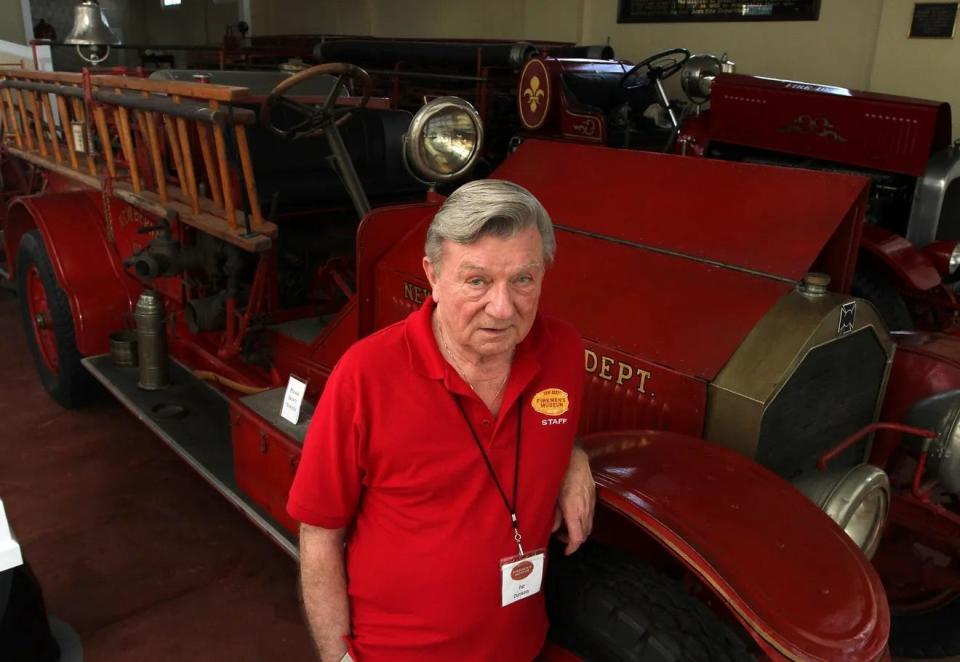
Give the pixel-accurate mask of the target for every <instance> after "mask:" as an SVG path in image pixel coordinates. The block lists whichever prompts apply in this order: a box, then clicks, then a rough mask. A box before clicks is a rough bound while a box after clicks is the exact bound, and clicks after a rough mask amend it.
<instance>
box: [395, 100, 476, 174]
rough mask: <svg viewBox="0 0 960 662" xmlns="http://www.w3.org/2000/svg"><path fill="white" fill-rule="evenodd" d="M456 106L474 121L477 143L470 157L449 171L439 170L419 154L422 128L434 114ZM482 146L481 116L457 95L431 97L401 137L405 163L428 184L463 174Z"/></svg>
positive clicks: (468, 168)
mask: <svg viewBox="0 0 960 662" xmlns="http://www.w3.org/2000/svg"><path fill="white" fill-rule="evenodd" d="M451 107H455V108H457V109H459V110H462V111H464V112H466V113H467V115H468V116H469V117H470V120H471V122H472V123H473V126H474V129H475V131H476V136H477V139H476V142H475V144H474V146H473V150H472V152H471V154H470V157H469V158H468V159H467V160H466V161H465V162H464V164H463V165H462V166H461V167H460V168H457V169H456V170H455V171H453V172H450V173H444V172H439V171H437V170H436V169H434V168H432V167H430V165H429V164H428V163H427V162H426V161H425V160H424V159H423V157H422V155H421V149H420V148H421V145H422V144H423V138H424V129H425V128H426V124H427V122H428V121H429V120H430V119H432V118H433V117H434V116H435V115H436V114H438V113H440V112H442V111H444V110H447V109H449V108H451ZM482 147H483V123H482V122H481V121H480V115H479V113H477V110H476V108H474V107H473V105H472V104H471V103H470V102H468V101H467V100H465V99H461V98H460V97H456V96H444V97H437V98H436V99H431V100H430V101H429V102H427V103H426V104H424V105H423V106H422V107H421V108H420V110H418V111H417V113H416V114H415V115H414V116H413V119H412V120H411V121H410V127H409V129H407V133H406V135H405V136H404V155H405V158H406V161H407V163H408V165H409V166H410V167H411V168H412V169H413V171H414V175H415V176H416V177H417V178H422V180H423V181H427V182H430V183H446V182H450V181H455V180H457V179H460V178H462V177H463V176H464V175H466V174H467V173H468V172H469V171H470V170H471V169H472V168H473V166H474V164H475V163H476V162H477V159H478V158H479V156H480V150H481V148H482Z"/></svg>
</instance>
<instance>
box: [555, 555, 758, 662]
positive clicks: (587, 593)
mask: <svg viewBox="0 0 960 662" xmlns="http://www.w3.org/2000/svg"><path fill="white" fill-rule="evenodd" d="M546 591H547V594H546V600H547V610H548V612H549V614H550V624H551V632H550V639H551V640H552V641H555V642H557V643H558V644H560V645H562V646H564V647H566V648H568V649H570V650H572V651H574V652H576V653H577V654H578V655H580V656H582V657H583V658H584V659H585V660H597V661H599V660H603V661H608V660H609V661H611V662H635V661H641V662H647V661H650V662H688V661H700V660H703V661H718V660H722V661H724V662H727V661H738V662H739V661H740V660H754V659H755V657H754V655H753V654H752V653H751V651H750V649H749V648H748V645H747V643H746V642H745V641H744V640H743V639H742V638H741V637H740V636H739V635H738V634H736V633H735V632H734V630H733V629H732V628H731V627H730V626H729V625H727V624H726V623H724V622H723V621H721V620H720V619H719V618H718V617H717V615H716V614H714V613H713V612H712V611H710V609H709V608H708V607H707V606H706V605H705V604H703V603H702V602H700V601H699V600H697V599H696V598H694V597H692V596H691V595H689V594H688V593H686V592H685V591H684V590H683V588H682V587H681V586H680V585H679V584H678V583H677V582H675V581H674V580H672V579H670V578H669V577H667V576H666V575H663V574H662V573H659V572H657V571H656V570H654V569H653V568H651V567H650V566H648V565H646V564H644V563H642V562H640V561H637V560H636V559H635V558H631V557H629V556H627V555H625V554H622V553H620V552H618V551H616V550H611V549H607V548H604V547H601V546H599V545H595V544H591V543H588V544H586V545H584V546H583V547H582V548H581V549H580V551H578V552H576V553H575V554H573V555H572V556H568V557H565V556H563V551H562V549H560V548H556V549H554V550H552V552H551V555H550V567H549V570H548V575H547V587H546Z"/></svg>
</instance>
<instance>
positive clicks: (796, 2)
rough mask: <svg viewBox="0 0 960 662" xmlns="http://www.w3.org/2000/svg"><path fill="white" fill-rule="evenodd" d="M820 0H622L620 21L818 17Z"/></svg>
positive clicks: (803, 19) (620, 0) (754, 19)
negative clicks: (735, 0)
mask: <svg viewBox="0 0 960 662" xmlns="http://www.w3.org/2000/svg"><path fill="white" fill-rule="evenodd" d="M818 18H820V0H753V1H752V2H749V1H748V2H743V1H742V0H741V1H740V2H734V1H733V0H619V8H618V11H617V23H675V22H681V21H684V22H689V23H693V22H701V21H816V20H817V19H818Z"/></svg>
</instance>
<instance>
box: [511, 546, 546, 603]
mask: <svg viewBox="0 0 960 662" xmlns="http://www.w3.org/2000/svg"><path fill="white" fill-rule="evenodd" d="M546 558H547V553H546V551H545V550H543V549H537V550H534V551H532V552H528V553H526V554H524V555H522V556H511V557H510V558H506V559H503V560H501V561H500V606H501V607H506V606H507V605H510V604H513V603H514V602H517V601H518V600H523V599H524V598H529V597H530V596H531V595H536V594H537V593H539V592H540V585H541V584H542V583H543V567H544V564H545V562H546Z"/></svg>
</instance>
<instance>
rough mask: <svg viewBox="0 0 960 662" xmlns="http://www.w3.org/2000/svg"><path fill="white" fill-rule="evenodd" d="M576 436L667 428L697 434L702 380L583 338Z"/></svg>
mask: <svg viewBox="0 0 960 662" xmlns="http://www.w3.org/2000/svg"><path fill="white" fill-rule="evenodd" d="M584 344H585V347H584V370H585V371H586V384H585V385H584V391H583V411H582V414H581V416H580V429H579V433H580V434H590V433H593V432H606V431H609V430H637V429H642V430H671V431H673V432H680V433H683V434H690V435H693V436H697V437H699V436H701V435H702V434H703V416H704V410H705V402H706V397H707V392H706V389H707V386H706V382H704V381H702V380H699V379H694V378H691V377H690V376H689V375H685V374H682V373H679V372H676V371H674V370H670V369H669V368H665V367H663V366H661V365H657V364H655V363H651V362H650V361H645V360H643V359H641V358H638V357H636V356H631V355H629V354H626V353H624V352H620V351H617V350H613V349H610V348H609V347H606V346H605V345H601V344H600V343H598V342H594V341H590V340H587V341H585V343H584Z"/></svg>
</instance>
